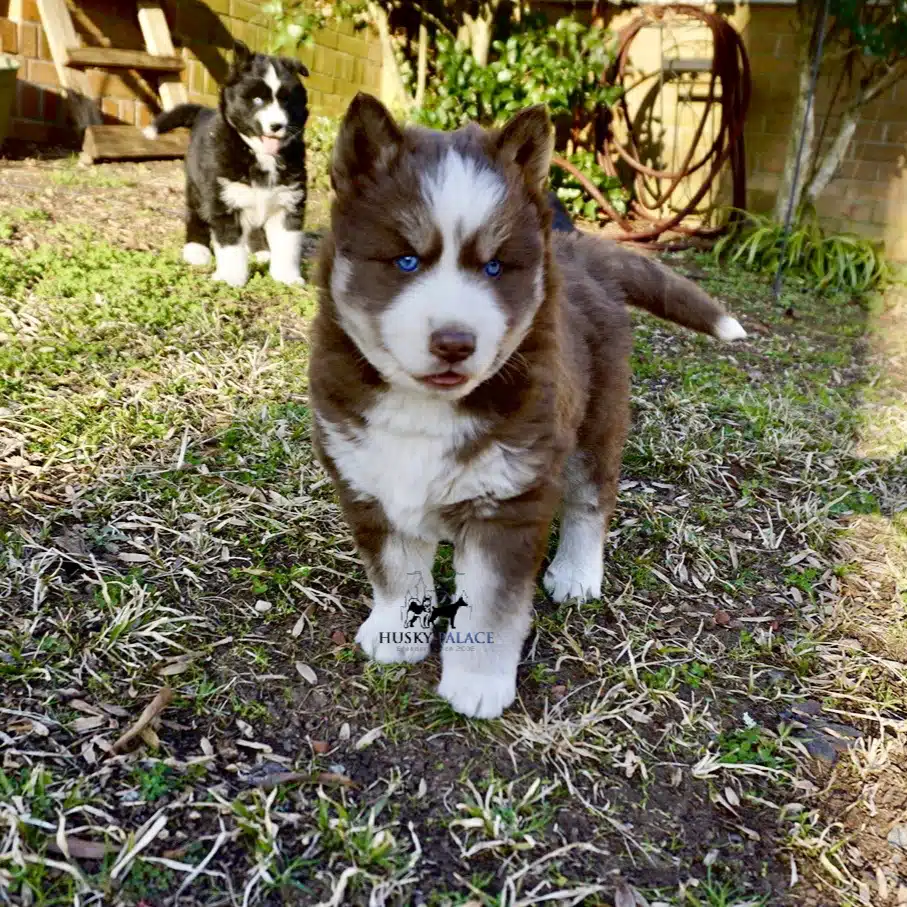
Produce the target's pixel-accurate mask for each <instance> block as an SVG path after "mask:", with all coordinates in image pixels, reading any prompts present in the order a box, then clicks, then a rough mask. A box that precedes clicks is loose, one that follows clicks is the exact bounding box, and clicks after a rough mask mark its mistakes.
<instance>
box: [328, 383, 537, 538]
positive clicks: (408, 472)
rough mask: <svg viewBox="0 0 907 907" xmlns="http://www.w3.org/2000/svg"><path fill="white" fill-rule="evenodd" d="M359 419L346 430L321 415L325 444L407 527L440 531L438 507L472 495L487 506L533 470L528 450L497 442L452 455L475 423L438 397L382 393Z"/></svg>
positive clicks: (356, 485)
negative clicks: (467, 455)
mask: <svg viewBox="0 0 907 907" xmlns="http://www.w3.org/2000/svg"><path fill="white" fill-rule="evenodd" d="M366 420H367V424H366V426H365V427H364V428H361V429H357V430H355V431H352V432H351V431H349V430H345V431H342V430H339V429H338V428H337V427H336V426H332V425H330V424H327V423H323V424H322V428H323V430H324V435H325V442H326V443H325V447H326V449H327V451H328V453H329V454H330V456H331V457H332V459H333V460H334V462H335V464H336V466H337V469H338V470H339V472H340V474H341V475H342V476H343V477H344V479H345V480H346V481H347V483H348V484H349V485H350V486H351V487H352V488H353V489H354V490H355V491H356V492H358V493H359V495H360V496H362V497H363V498H371V499H374V500H377V501H378V502H379V503H380V504H381V506H382V508H383V509H384V512H385V514H386V515H387V518H388V519H389V520H390V522H391V523H392V524H393V525H394V526H395V527H396V528H397V529H399V530H400V531H402V532H405V533H407V534H409V535H413V536H417V537H426V538H434V539H436V538H437V537H438V536H439V535H441V534H443V531H444V525H443V519H442V517H441V514H440V511H441V510H442V509H443V508H445V507H449V506H450V505H452V504H459V503H462V502H464V501H477V502H478V503H479V504H480V506H481V505H483V504H484V505H485V506H487V507H488V509H489V513H490V512H491V511H493V509H494V504H495V502H496V501H498V500H504V499H506V498H510V497H514V496H515V495H517V494H520V493H521V492H522V491H523V490H524V489H525V488H526V487H527V486H528V485H529V484H530V483H531V482H532V481H533V480H534V478H535V476H536V469H535V468H534V462H533V458H532V457H531V455H529V456H527V453H526V452H525V451H521V450H518V449H514V448H511V447H508V446H506V445H503V444H500V443H492V444H489V445H488V446H487V447H485V448H484V449H483V450H482V452H481V453H480V454H479V455H477V456H476V457H473V458H471V459H468V460H466V461H463V462H461V461H459V460H458V459H457V456H456V454H457V451H458V450H459V449H460V448H461V447H462V446H463V445H464V444H465V443H466V442H467V441H469V440H470V439H472V438H474V437H476V436H477V435H478V433H479V431H480V428H481V426H479V425H477V423H476V421H475V420H474V419H472V418H470V417H463V416H460V415H458V414H457V413H456V412H455V411H454V410H453V408H452V407H450V406H449V405H448V404H446V403H444V402H443V401H434V400H430V399H427V400H422V399H420V398H418V397H410V396H409V395H402V394H399V395H398V394H396V393H389V394H387V395H385V397H384V399H383V400H382V401H381V402H380V403H379V404H378V405H377V406H375V407H374V408H373V409H371V410H370V411H369V412H368V413H367V415H366Z"/></svg>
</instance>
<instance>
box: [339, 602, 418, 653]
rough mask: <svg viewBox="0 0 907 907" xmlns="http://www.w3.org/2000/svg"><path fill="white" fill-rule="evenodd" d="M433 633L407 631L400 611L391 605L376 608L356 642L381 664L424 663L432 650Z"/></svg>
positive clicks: (361, 628)
mask: <svg viewBox="0 0 907 907" xmlns="http://www.w3.org/2000/svg"><path fill="white" fill-rule="evenodd" d="M432 636H433V634H432V632H431V631H430V630H422V629H418V630H417V629H411V630H406V629H404V627H403V624H402V622H401V620H400V609H399V608H396V607H393V606H390V607H382V608H373V609H372V613H371V614H370V615H369V617H368V619H367V620H366V621H365V623H363V624H362V626H361V627H360V628H359V632H358V633H357V634H356V642H357V643H359V645H360V647H361V648H362V651H363V652H365V654H366V655H368V657H369V658H371V659H373V660H374V661H379V662H381V663H382V664H395V663H400V662H415V661H422V659H423V658H425V657H426V656H427V655H428V652H429V650H430V649H431V640H432Z"/></svg>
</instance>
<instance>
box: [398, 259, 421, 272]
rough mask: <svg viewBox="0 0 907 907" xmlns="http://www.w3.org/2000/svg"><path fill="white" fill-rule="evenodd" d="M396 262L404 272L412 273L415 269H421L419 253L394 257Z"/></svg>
mask: <svg viewBox="0 0 907 907" xmlns="http://www.w3.org/2000/svg"><path fill="white" fill-rule="evenodd" d="M394 264H395V265H396V266H397V267H398V268H399V269H400V270H401V271H403V273H404V274H412V273H413V271H418V270H419V256H418V255H401V256H400V257H399V258H395V259H394Z"/></svg>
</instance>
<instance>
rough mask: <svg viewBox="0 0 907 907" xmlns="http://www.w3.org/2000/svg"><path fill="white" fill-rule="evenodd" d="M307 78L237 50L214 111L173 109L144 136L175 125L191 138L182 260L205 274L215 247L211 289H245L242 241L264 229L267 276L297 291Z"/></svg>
mask: <svg viewBox="0 0 907 907" xmlns="http://www.w3.org/2000/svg"><path fill="white" fill-rule="evenodd" d="M308 74H309V71H308V70H307V69H306V67H305V66H304V65H303V64H302V63H300V62H299V61H298V60H292V59H289V58H287V57H272V56H267V55H265V54H257V53H256V54H253V53H252V52H251V51H250V50H249V48H248V47H247V46H246V45H245V44H243V43H242V42H241V41H237V42H236V44H235V51H234V56H233V65H232V66H231V68H230V71H229V73H228V75H227V78H226V81H225V82H224V84H223V86H222V87H221V92H220V104H219V107H218V109H217V110H212V109H210V108H207V107H202V106H200V105H198V104H181V105H179V106H178V107H174V108H173V109H172V110H168V111H165V112H164V113H161V114H160V115H159V116H158V117H157V118H156V119H155V121H154V124H153V125H152V126H149V127H148V128H147V129H146V130H145V135H146V136H147V137H148V138H155V137H157V136H158V135H159V134H161V133H164V132H169V131H170V130H171V129H176V128H178V127H181V126H185V127H189V128H191V129H192V137H191V139H190V142H189V151H188V153H187V154H186V207H187V215H186V244H185V246H184V247H183V259H184V260H185V261H187V262H188V263H189V264H192V265H207V264H208V263H209V262H210V261H211V249H210V247H211V245H213V246H214V257H215V263H216V268H215V271H214V275H213V278H214V280H222V281H224V282H225V283H228V284H230V285H231V286H234V287H241V286H243V284H245V282H246V281H247V280H248V278H249V256H250V237H252V235H253V233H257V232H258V231H261V230H262V229H263V230H264V233H265V236H266V237H267V242H268V249H269V253H270V256H269V257H270V262H271V264H270V273H271V276H272V277H273V278H274V279H275V280H277V281H280V282H281V283H286V284H299V283H303V280H302V277H301V275H300V273H299V269H300V260H301V257H302V240H303V233H302V224H303V217H304V214H305V200H306V169H305V141H304V136H303V129H304V127H305V122H306V119H307V118H308V105H307V95H306V90H305V86H304V85H303V84H302V81H301V80H300V76H307V75H308Z"/></svg>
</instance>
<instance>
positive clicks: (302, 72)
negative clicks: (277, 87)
mask: <svg viewBox="0 0 907 907" xmlns="http://www.w3.org/2000/svg"><path fill="white" fill-rule="evenodd" d="M281 60H283V63H284V65H285V66H286V67H287V69H289V70H290V72H295V73H296V75H297V76H307V75H308V74H309V67H308V66H306V65H305V63H303V62H302V60H294V59H293V58H292V57H281Z"/></svg>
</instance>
